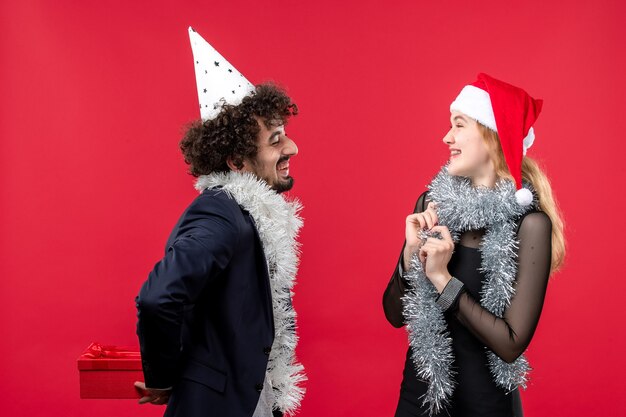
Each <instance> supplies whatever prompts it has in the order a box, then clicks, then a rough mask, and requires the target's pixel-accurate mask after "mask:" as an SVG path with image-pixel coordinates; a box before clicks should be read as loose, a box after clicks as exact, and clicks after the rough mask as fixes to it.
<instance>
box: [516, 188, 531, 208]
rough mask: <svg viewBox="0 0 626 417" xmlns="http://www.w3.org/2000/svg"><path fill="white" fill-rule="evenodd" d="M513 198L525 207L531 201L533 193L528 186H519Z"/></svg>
mask: <svg viewBox="0 0 626 417" xmlns="http://www.w3.org/2000/svg"><path fill="white" fill-rule="evenodd" d="M515 200H517V204H519V205H520V206H522V207H525V206H527V205H529V204H530V203H532V202H533V193H531V192H530V190H529V189H528V188H520V189H519V190H517V191H516V192H515Z"/></svg>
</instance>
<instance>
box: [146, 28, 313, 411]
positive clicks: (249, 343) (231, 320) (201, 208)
mask: <svg viewBox="0 0 626 417" xmlns="http://www.w3.org/2000/svg"><path fill="white" fill-rule="evenodd" d="M190 37H191V40H192V46H194V59H195V61H196V77H197V82H198V91H199V97H200V105H201V109H202V112H201V114H202V118H203V120H199V121H197V122H195V123H193V124H192V125H191V126H190V127H189V129H188V130H187V132H186V133H185V136H184V138H183V140H182V141H181V143H180V148H181V150H182V153H183V155H184V158H185V162H186V163H187V164H189V171H190V173H191V174H192V175H193V176H195V177H198V180H197V182H196V188H197V189H198V190H199V191H200V196H198V197H197V198H196V199H195V200H194V201H193V202H192V203H191V204H190V206H189V207H188V208H187V209H186V210H185V212H184V213H183V214H182V216H181V217H180V219H179V220H178V223H177V224H176V226H175V227H174V230H173V231H172V233H171V235H170V238H169V240H168V242H167V245H166V252H165V256H164V257H163V259H161V260H160V261H159V262H158V263H157V264H156V266H155V267H154V269H153V270H152V272H151V273H150V274H149V276H148V279H147V281H146V282H145V283H144V284H143V286H142V288H141V291H140V293H139V295H138V297H137V309H138V323H137V334H138V336H139V341H140V346H141V354H142V362H143V371H144V377H145V383H143V382H138V383H136V386H137V388H138V389H140V390H141V391H142V392H143V398H142V399H141V400H140V403H152V404H167V405H168V406H167V409H166V412H165V415H166V416H169V417H173V416H177V417H178V416H181V417H182V416H185V417H189V416H198V417H199V416H203V417H208V416H220V417H271V416H277V415H279V416H280V415H283V414H284V413H287V414H289V413H293V412H294V411H295V410H296V409H297V408H298V406H299V404H300V400H301V398H302V396H303V394H304V390H303V389H302V387H301V386H300V384H301V383H302V382H303V380H304V379H305V376H304V373H303V367H302V366H301V365H300V364H299V363H297V361H296V358H295V346H296V343H297V336H296V333H295V331H296V326H295V311H294V310H293V307H292V303H291V294H292V288H293V285H294V282H295V275H296V271H297V266H298V243H297V241H296V237H297V234H298V230H299V229H300V226H301V225H302V221H301V219H300V217H299V216H298V211H299V210H300V206H299V204H298V203H297V202H290V201H288V200H286V199H285V198H284V197H283V195H281V193H282V192H284V191H288V190H290V189H291V187H292V186H293V182H294V180H293V178H292V177H291V176H290V175H289V164H290V161H291V158H292V157H294V156H295V155H296V154H297V153H298V147H297V146H296V144H295V142H294V141H293V140H291V139H290V138H289V137H288V136H287V135H286V133H285V126H286V125H287V121H288V119H289V118H290V117H291V116H293V115H296V114H297V112H298V109H297V107H296V105H295V104H294V103H293V102H292V101H291V99H290V98H289V97H288V96H287V95H286V94H285V92H284V91H283V90H281V89H280V88H278V87H276V86H274V85H272V84H261V85H258V86H256V87H255V86H252V85H251V84H249V83H248V84H245V85H244V88H242V89H241V90H240V91H238V90H236V89H237V86H241V85H242V84H243V83H244V81H245V82H246V83H247V81H246V80H245V78H243V76H241V75H240V74H238V73H237V72H236V70H234V68H233V67H232V66H230V64H228V62H227V61H226V60H224V59H223V57H221V55H219V54H217V52H216V51H214V50H213V49H212V48H210V46H208V47H207V45H208V44H206V42H205V41H204V40H203V39H202V38H200V37H199V35H198V34H197V33H195V32H194V31H193V30H192V29H190ZM194 42H195V43H194ZM199 47H201V48H200V49H198V48H199ZM209 48H210V49H209ZM215 54H217V55H215ZM204 61H206V64H205V63H204ZM217 64H219V65H217ZM220 66H221V68H219V67H220ZM209 68H210V69H213V70H215V71H223V73H224V74H222V75H224V77H225V80H226V81H224V80H223V79H221V80H219V82H220V85H219V86H218V89H219V88H222V87H223V86H224V85H223V84H224V83H228V82H229V80H234V81H235V84H233V85H232V86H229V87H228V89H229V90H230V91H233V96H235V95H236V94H235V92H238V93H239V95H238V97H232V96H226V97H224V96H215V95H214V97H213V98H212V99H210V98H206V96H205V95H204V94H205V92H206V91H209V90H210V86H208V87H206V86H205V84H206V80H203V79H201V78H200V77H198V74H207V73H208V72H209V70H208V69H209ZM220 74H221V73H218V77H222V75H220ZM233 74H235V75H234V76H233ZM224 77H223V78H224ZM214 78H215V77H214ZM215 99H217V101H211V100H215Z"/></svg>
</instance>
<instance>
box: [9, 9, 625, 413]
mask: <svg viewBox="0 0 626 417" xmlns="http://www.w3.org/2000/svg"><path fill="white" fill-rule="evenodd" d="M262 3H263V2H258V1H250V2H241V1H232V0H229V1H221V2H206V1H204V2H200V1H196V2H186V3H185V4H181V2H173V1H172V2H167V1H150V2H148V1H143V2H142V1H131V2H129V1H103V2H79V1H67V0H58V1H54V2H52V1H47V2H46V1H35V0H32V1H17V0H9V1H6V0H5V1H3V2H2V4H1V6H0V10H1V15H0V31H1V32H0V34H1V36H0V46H1V49H0V53H1V55H0V57H1V62H2V63H1V65H0V82H1V86H2V93H1V101H0V103H1V104H0V106H1V107H0V109H1V112H0V225H1V232H0V253H1V254H2V255H1V256H2V258H1V259H2V261H1V262H0V331H1V335H2V336H0V340H1V342H0V358H1V359H0V392H1V393H2V397H3V400H4V401H3V405H2V408H1V410H2V411H0V414H2V415H7V416H38V415H46V416H87V415H88V416H94V417H95V416H131V415H132V416H143V415H145V416H157V415H160V414H161V413H162V411H163V409H162V408H161V407H154V406H139V405H137V404H136V403H135V402H133V401H123V400H118V401H105V400H80V399H79V398H78V395H79V389H78V388H79V387H78V372H77V370H76V362H75V360H76V358H77V356H78V355H79V354H80V352H81V351H82V350H83V349H84V348H85V347H86V346H87V344H88V343H89V342H91V341H94V340H98V341H101V342H102V343H110V344H135V343H136V339H135V335H134V326H135V309H134V303H133V298H134V296H135V294H136V293H137V291H138V289H139V287H140V285H141V283H142V282H143V280H144V279H145V277H146V275H147V273H148V271H149V270H150V269H151V267H152V265H153V264H154V263H155V262H156V261H157V260H158V258H159V256H160V255H161V253H162V250H163V244H164V242H165V240H166V237H167V235H168V233H169V231H170V228H171V227H172V226H173V224H174V222H175V221H176V219H177V217H178V215H179V214H180V213H181V211H182V210H183V209H184V208H185V206H186V205H187V204H188V202H189V201H190V200H191V199H192V198H194V196H195V191H194V190H193V188H192V182H193V181H192V178H191V177H190V176H188V175H187V174H186V166H185V165H184V163H183V161H182V158H181V156H180V154H179V152H178V148H177V143H178V140H179V138H180V135H181V131H182V126H184V124H185V123H187V122H189V121H191V120H192V119H194V118H196V117H198V116H199V115H198V111H197V101H196V100H197V98H196V92H195V91H196V90H195V86H194V85H195V84H194V83H195V80H194V75H193V65H192V58H191V49H190V47H189V43H188V37H187V26H188V25H192V26H194V27H195V28H196V29H197V30H198V31H199V32H200V33H201V34H202V35H203V36H204V37H205V38H206V39H207V40H209V41H210V42H211V43H212V44H213V45H214V46H215V47H216V48H217V49H218V50H219V51H221V52H222V53H223V54H224V55H225V56H226V57H228V59H229V60H230V61H231V62H232V63H233V64H234V65H235V66H237V67H238V68H239V69H240V70H241V72H242V73H244V74H245V75H246V76H247V77H248V78H249V79H250V80H251V81H252V82H257V83H258V82H262V81H266V80H277V81H279V82H280V83H281V84H283V85H284V86H286V87H287V88H288V91H289V92H290V94H291V95H292V96H293V97H294V98H295V99H296V102H297V103H298V104H299V106H300V108H301V115H300V116H298V117H297V118H296V119H294V120H293V123H292V124H291V125H290V126H289V129H288V131H289V134H290V135H291V136H292V137H293V138H294V139H295V140H296V141H297V143H298V145H299V147H300V155H299V156H298V157H297V159H294V160H293V162H292V165H291V166H292V172H293V175H294V176H295V177H296V179H297V185H296V187H295V189H294V191H293V192H292V194H293V195H295V196H297V197H299V198H300V199H301V200H302V201H303V203H304V205H305V211H304V216H305V218H306V223H305V228H304V229H303V232H302V237H301V241H302V243H303V250H304V252H303V256H302V266H301V272H300V274H299V284H298V286H297V288H296V289H297V295H296V299H295V305H296V308H297V310H298V312H299V323H300V329H301V343H300V346H299V356H300V358H301V360H302V362H303V363H304V364H305V366H306V368H307V370H308V375H309V378H310V381H309V382H308V384H307V386H308V394H307V396H306V398H305V400H304V402H303V404H302V409H301V413H300V416H302V417H310V416H391V415H392V413H393V410H394V409H395V404H396V401H397V395H398V390H399V383H400V378H401V370H402V364H403V359H404V353H405V349H406V334H405V331H404V330H396V329H393V328H392V327H391V326H390V325H388V324H387V322H386V321H385V319H384V316H383V312H382V308H381V296H382V292H383V289H384V287H385V285H386V282H387V280H388V278H389V276H390V273H391V270H392V268H393V267H394V264H395V261H396V257H397V255H398V252H399V250H400V246H401V243H402V239H403V224H404V217H405V215H406V214H408V213H409V211H410V210H411V209H412V207H413V204H414V200H415V198H416V197H417V196H418V195H419V193H420V192H421V191H422V190H423V189H424V186H425V184H427V183H428V181H429V179H430V178H431V176H432V175H433V174H434V173H435V172H436V170H437V169H438V168H439V167H440V166H441V164H443V163H444V161H445V159H446V149H445V147H444V146H443V145H442V144H441V142H440V139H441V138H442V136H443V134H444V133H445V131H446V129H447V126H448V119H447V118H448V111H447V108H448V105H449V103H450V101H451V100H452V99H453V98H454V97H455V95H456V94H457V93H458V91H459V90H460V88H461V87H462V86H463V85H464V84H465V83H467V82H470V81H472V80H473V79H474V76H475V74H476V73H478V72H480V71H484V72H487V73H490V74H492V75H494V76H496V77H500V78H503V79H505V80H507V81H509V82H511V83H514V84H518V85H521V86H523V87H525V88H526V89H527V90H528V91H529V92H530V93H531V94H532V95H534V96H536V97H540V98H543V99H544V100H545V106H544V111H543V113H542V115H541V117H540V118H539V121H538V123H537V125H536V131H537V134H538V139H537V142H536V144H535V147H534V148H533V149H532V150H531V152H530V154H531V155H532V156H534V157H536V158H538V159H539V160H540V161H542V162H543V163H544V165H545V166H546V167H547V171H548V173H549V174H550V175H551V178H552V180H553V186H554V189H555V191H556V193H557V195H558V197H559V199H560V202H561V205H562V208H563V211H564V212H565V216H566V219H567V227H568V228H567V238H568V242H569V253H568V260H567V265H566V267H565V268H564V269H563V271H562V272H561V273H559V274H557V275H556V276H555V277H554V278H553V280H552V282H551V284H550V286H549V291H548V296H547V300H546V306H545V309H544V313H543V317H542V321H541V323H540V325H539V329H538V331H537V334H536V336H535V338H534V340H533V342H532V344H531V346H530V349H529V352H528V353H529V357H530V359H531V362H532V364H533V365H534V367H535V371H534V373H533V374H532V381H531V383H530V388H529V390H528V391H526V392H525V393H524V394H523V397H524V400H525V407H526V412H527V415H529V416H554V415H567V416H587V415H598V416H615V415H620V414H622V415H623V413H624V412H625V409H626V399H624V394H623V390H622V387H623V383H622V381H621V379H622V376H623V373H624V371H625V370H626V367H625V359H624V348H625V346H626V336H625V335H624V332H623V329H624V325H623V322H624V309H623V298H624V294H625V293H626V284H624V282H625V281H624V279H623V273H622V272H621V271H620V269H618V265H619V263H618V262H616V261H617V260H619V259H620V257H622V252H623V249H622V248H621V247H620V246H621V239H623V236H624V232H625V230H624V221H623V203H624V196H623V192H622V189H621V187H620V186H619V184H621V180H622V179H623V177H624V151H625V150H626V147H625V145H624V144H625V139H624V128H623V117H624V110H625V109H624V105H623V103H624V95H625V94H624V93H625V92H626V88H625V87H626V82H625V80H624V76H623V74H624V73H625V72H626V65H625V64H626V59H625V56H624V51H625V45H624V39H626V30H625V29H624V26H623V18H624V17H625V11H626V8H625V6H623V5H622V3H620V2H618V1H617V0H615V1H595V2H564V1H563V2H546V1H539V0H529V1H527V2H524V3H523V4H521V5H513V4H510V5H509V3H510V2H502V1H489V2H478V3H476V2H472V3H471V4H470V3H467V2H463V1H441V2H432V1H431V2H416V1H396V2H387V3H388V4H387V5H383V2H374V1H358V2H357V1H353V2H336V1H326V0H323V1H315V2H304V3H303V2H292V1H274V2H271V3H270V4H267V5H263V4H262ZM268 3H269V2H268ZM586 3H589V4H586Z"/></svg>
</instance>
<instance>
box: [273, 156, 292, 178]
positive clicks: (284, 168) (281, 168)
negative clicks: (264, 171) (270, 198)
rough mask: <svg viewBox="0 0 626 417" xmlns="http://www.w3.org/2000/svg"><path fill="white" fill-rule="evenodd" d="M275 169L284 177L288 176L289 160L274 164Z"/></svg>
mask: <svg viewBox="0 0 626 417" xmlns="http://www.w3.org/2000/svg"><path fill="white" fill-rule="evenodd" d="M276 170H277V171H278V172H279V173H280V175H282V176H284V177H287V176H289V160H286V161H282V162H279V163H278V164H277V165H276Z"/></svg>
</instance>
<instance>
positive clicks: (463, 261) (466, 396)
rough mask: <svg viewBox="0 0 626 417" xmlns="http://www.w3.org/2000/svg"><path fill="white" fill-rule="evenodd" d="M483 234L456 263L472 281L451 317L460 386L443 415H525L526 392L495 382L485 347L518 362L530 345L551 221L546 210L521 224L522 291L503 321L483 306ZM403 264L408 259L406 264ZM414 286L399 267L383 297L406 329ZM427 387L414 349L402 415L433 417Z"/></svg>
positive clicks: (468, 238) (452, 268)
mask: <svg viewBox="0 0 626 417" xmlns="http://www.w3.org/2000/svg"><path fill="white" fill-rule="evenodd" d="M426 204H427V201H426V198H425V194H422V196H420V199H419V200H418V203H417V204H416V209H415V212H418V211H423V210H424V208H425V206H426ZM483 233H484V231H483V230H477V231H470V232H466V233H464V234H463V235H462V236H461V241H460V243H459V244H457V245H456V246H455V250H454V253H453V255H452V259H451V260H450V263H449V264H448V271H449V272H450V274H451V275H452V276H454V277H456V278H457V279H459V280H461V281H462V282H463V283H464V285H465V289H466V292H465V293H463V294H462V295H461V296H460V297H459V300H458V303H457V305H456V307H455V308H453V309H451V310H449V311H447V312H446V316H445V317H446V322H447V324H448V329H449V331H450V335H451V337H452V349H453V352H454V357H455V360H454V364H453V370H454V371H455V372H456V374H455V376H454V380H455V381H456V388H455V390H454V394H453V396H452V398H451V401H450V404H449V406H448V407H447V408H446V409H445V410H444V411H442V412H440V413H439V414H437V416H448V415H449V416H454V417H478V416H481V417H482V416H484V417H519V416H521V415H522V414H521V402H520V398H519V392H518V391H517V390H515V391H513V392H510V393H507V392H506V390H504V389H502V388H500V387H498V386H497V385H496V384H495V382H494V381H493V377H492V376H491V373H490V371H489V366H488V361H487V356H486V354H485V350H486V348H489V349H491V350H492V351H493V352H494V353H496V354H497V355H498V356H500V357H501V358H502V359H504V360H505V361H512V360H514V359H515V358H517V357H518V356H519V355H520V354H521V353H522V352H523V351H524V350H525V349H526V347H527V346H528V343H529V342H530V339H531V338H532V335H533V333H534V331H535V329H536V326H537V322H538V320H539V316H540V314H541V308H542V306H543V300H544V297H545V291H546V285H547V282H548V277H549V273H550V259H551V246H550V243H551V233H552V229H551V223H550V219H549V217H548V216H547V215H546V214H545V213H542V212H531V213H528V214H526V215H525V217H523V218H522V219H520V221H519V228H518V240H519V242H520V247H519V251H518V263H519V265H518V276H517V279H516V293H515V296H514V297H513V299H512V300H511V305H510V306H509V307H508V308H507V309H506V311H505V313H504V317H503V318H497V317H495V316H493V315H492V314H491V313H489V311H487V310H485V309H484V308H482V307H481V306H480V303H479V302H478V301H476V300H480V293H481V289H482V285H483V280H484V274H482V273H481V272H480V265H481V256H480V251H479V249H478V245H479V244H480V242H481V238H482V235H483ZM402 260H403V259H402V255H400V261H399V265H401V264H402ZM406 287H407V284H406V282H405V281H404V280H403V279H402V277H401V275H400V273H399V269H398V267H397V266H396V269H395V270H394V274H393V276H392V278H391V281H390V282H389V285H388V286H387V290H386V291H385V295H384V297H383V306H384V309H385V314H386V316H387V319H388V320H389V321H390V322H391V324H393V325H394V326H395V327H400V326H402V325H403V324H404V319H403V317H402V302H401V300H400V297H401V296H402V295H403V294H404V292H405V290H406ZM426 389H427V384H426V382H424V381H421V380H419V379H418V377H417V374H416V371H415V365H414V363H413V360H412V359H411V349H410V348H409V350H408V352H407V356H406V362H405V366H404V373H403V379H402V384H401V389H400V399H399V401H398V407H397V409H396V414H395V415H396V417H415V416H428V407H427V406H423V405H422V400H423V398H422V397H423V395H424V394H425V393H426Z"/></svg>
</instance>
